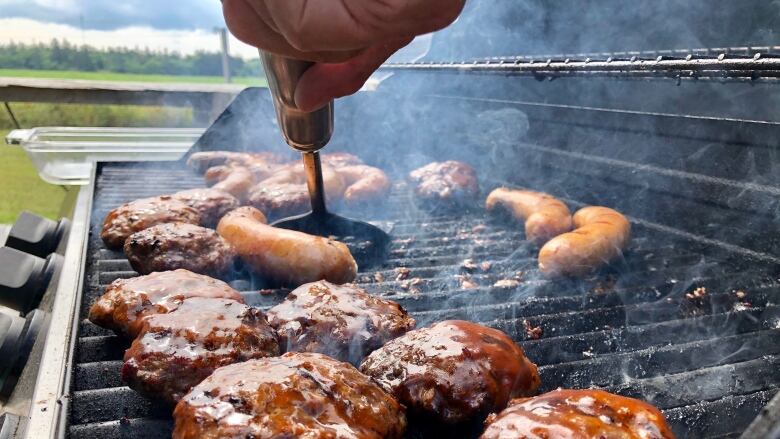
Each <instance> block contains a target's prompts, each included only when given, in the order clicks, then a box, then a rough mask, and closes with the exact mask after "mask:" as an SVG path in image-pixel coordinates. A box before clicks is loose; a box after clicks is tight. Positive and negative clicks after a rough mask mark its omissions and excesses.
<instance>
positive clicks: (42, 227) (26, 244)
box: [5, 212, 70, 258]
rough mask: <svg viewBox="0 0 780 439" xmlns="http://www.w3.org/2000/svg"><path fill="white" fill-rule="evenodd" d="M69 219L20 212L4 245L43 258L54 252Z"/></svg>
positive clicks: (68, 223) (66, 230)
mask: <svg viewBox="0 0 780 439" xmlns="http://www.w3.org/2000/svg"><path fill="white" fill-rule="evenodd" d="M69 227H70V221H68V220H67V219H65V218H62V219H60V220H59V221H52V220H50V219H47V218H43V217H40V216H38V215H35V214H32V213H30V212H22V213H21V214H20V215H19V217H18V218H17V219H16V222H15V223H14V225H13V226H12V227H11V231H10V233H9V234H8V239H7V240H6V242H5V245H6V246H8V247H13V248H15V249H17V250H21V251H23V252H25V253H29V254H31V255H35V256H40V257H42V258H45V257H46V255H48V254H50V253H54V251H55V250H56V249H57V246H58V245H59V243H60V241H61V240H62V237H63V236H65V234H66V233H67V232H68V228H69Z"/></svg>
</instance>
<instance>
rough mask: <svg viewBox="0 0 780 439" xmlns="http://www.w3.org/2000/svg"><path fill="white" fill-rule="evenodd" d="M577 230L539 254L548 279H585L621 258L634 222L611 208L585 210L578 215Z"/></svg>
mask: <svg viewBox="0 0 780 439" xmlns="http://www.w3.org/2000/svg"><path fill="white" fill-rule="evenodd" d="M574 226H575V227H576V229H575V230H573V231H571V232H569V233H564V234H563V235H559V236H557V237H555V238H553V239H551V240H550V241H548V242H547V244H545V245H544V247H542V249H541V250H540V251H539V269H540V270H541V271H542V273H544V274H546V275H548V276H581V275H583V274H587V273H589V272H591V271H593V270H595V269H597V268H599V267H601V266H602V265H604V264H608V263H609V262H610V261H612V260H614V259H615V258H617V257H618V256H620V255H621V254H622V252H623V250H624V249H625V248H626V246H627V245H628V240H629V238H630V234H631V223H630V222H629V221H628V219H627V218H626V217H625V216H623V215H622V214H621V213H620V212H617V211H615V210H612V209H610V208H608V207H600V206H588V207H583V208H582V209H580V210H578V211H577V213H575V214H574Z"/></svg>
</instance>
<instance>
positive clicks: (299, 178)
mask: <svg viewBox="0 0 780 439" xmlns="http://www.w3.org/2000/svg"><path fill="white" fill-rule="evenodd" d="M322 183H323V187H324V188H325V196H326V197H327V199H328V200H333V201H335V200H339V199H341V197H342V196H343V195H344V188H345V187H346V185H345V184H344V179H343V178H342V177H341V174H339V173H338V172H336V170H335V169H333V167H331V166H329V165H327V164H323V165H322ZM280 184H281V185H283V184H300V185H306V170H305V169H304V168H303V165H301V164H300V163H298V162H293V163H289V164H287V165H284V166H280V167H279V168H277V169H276V170H274V172H273V174H271V176H270V177H268V178H266V179H264V180H262V181H260V182H259V183H258V184H257V187H263V186H267V187H272V186H276V185H280Z"/></svg>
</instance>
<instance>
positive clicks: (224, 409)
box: [173, 352, 406, 439]
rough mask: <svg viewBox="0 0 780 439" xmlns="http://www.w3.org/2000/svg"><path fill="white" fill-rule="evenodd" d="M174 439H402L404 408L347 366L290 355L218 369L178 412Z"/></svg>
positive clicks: (326, 359) (311, 355)
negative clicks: (227, 438) (229, 438)
mask: <svg viewBox="0 0 780 439" xmlns="http://www.w3.org/2000/svg"><path fill="white" fill-rule="evenodd" d="M173 417H174V420H175V427H174V430H173V438H174V439H195V438H201V439H217V438H226V437H232V438H239V437H240V438H254V439H271V438H306V439H352V438H372V439H381V438H401V437H402V435H403V433H404V430H405V429H406V417H405V416H404V412H403V407H402V406H401V405H400V404H398V402H396V401H395V400H394V399H393V398H392V397H391V396H390V395H388V394H387V393H386V392H385V391H384V390H382V389H381V388H380V387H379V386H377V385H376V384H374V383H373V382H371V380H370V379H368V377H366V376H365V375H363V374H361V373H360V372H358V371H357V369H355V368H354V367H353V366H351V365H350V364H348V363H342V362H340V361H336V360H334V359H332V358H329V357H326V356H325V355H321V354H314V353H296V352H288V353H287V354H284V355H282V356H281V357H273V358H261V359H258V360H249V361H246V362H244V363H237V364H232V365H230V366H225V367H221V368H219V369H217V370H216V371H214V373H212V374H211V376H209V377H208V378H206V379H205V380H203V382H201V383H200V384H198V385H197V386H195V387H194V388H193V389H192V390H191V391H190V393H188V394H187V395H186V396H185V397H184V398H182V400H181V401H179V403H178V404H177V405H176V410H174V412H173Z"/></svg>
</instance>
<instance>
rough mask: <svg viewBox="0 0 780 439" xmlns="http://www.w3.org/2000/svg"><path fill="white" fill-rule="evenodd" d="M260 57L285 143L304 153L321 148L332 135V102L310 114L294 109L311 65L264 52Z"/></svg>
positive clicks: (261, 52)
mask: <svg viewBox="0 0 780 439" xmlns="http://www.w3.org/2000/svg"><path fill="white" fill-rule="evenodd" d="M260 58H261V59H262V61H263V68H264V69H265V74H266V78H267V79H268V87H269V88H270V89H271V95H272V96H273V99H274V108H276V117H277V119H278V120H279V128H280V129H281V131H282V135H283V136H284V140H285V141H286V142H287V144H288V145H290V146H292V147H293V148H295V149H297V150H299V151H301V152H314V151H317V150H319V149H321V148H322V147H323V146H325V145H326V144H327V143H328V141H329V140H330V136H331V135H332V134H333V101H331V102H329V103H328V105H326V106H324V107H322V108H320V109H319V110H316V111H313V112H310V113H307V112H304V111H301V110H299V109H298V107H296V106H295V87H296V86H297V85H298V80H299V79H300V77H301V75H303V73H304V72H305V71H306V70H307V69H308V68H309V67H311V65H312V63H310V62H307V61H300V60H297V59H290V58H285V57H283V56H279V55H274V54H272V53H267V52H263V51H260Z"/></svg>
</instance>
